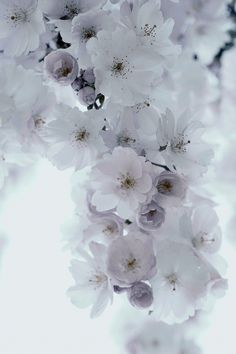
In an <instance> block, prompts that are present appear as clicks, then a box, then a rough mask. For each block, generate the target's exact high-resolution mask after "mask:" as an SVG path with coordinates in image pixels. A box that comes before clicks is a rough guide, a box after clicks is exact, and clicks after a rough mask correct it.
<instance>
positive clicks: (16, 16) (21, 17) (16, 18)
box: [10, 9, 29, 24]
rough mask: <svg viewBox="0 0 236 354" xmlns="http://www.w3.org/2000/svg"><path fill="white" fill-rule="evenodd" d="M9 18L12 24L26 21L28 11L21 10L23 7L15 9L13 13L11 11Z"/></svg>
mask: <svg viewBox="0 0 236 354" xmlns="http://www.w3.org/2000/svg"><path fill="white" fill-rule="evenodd" d="M10 20H11V21H12V22H13V23H14V24H17V23H26V22H28V21H29V19H28V13H27V11H26V10H23V9H17V10H16V11H15V13H13V14H12V15H11V16H10Z"/></svg>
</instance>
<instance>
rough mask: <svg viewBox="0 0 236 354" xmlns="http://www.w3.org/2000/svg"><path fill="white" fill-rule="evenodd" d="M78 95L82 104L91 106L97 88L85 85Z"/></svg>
mask: <svg viewBox="0 0 236 354" xmlns="http://www.w3.org/2000/svg"><path fill="white" fill-rule="evenodd" d="M77 96H78V98H79V101H80V103H81V104H83V105H85V106H89V105H91V104H93V103H94V101H95V98H96V96H95V89H94V88H93V87H91V86H85V87H83V88H82V89H81V90H80V91H79V92H78V93H77Z"/></svg>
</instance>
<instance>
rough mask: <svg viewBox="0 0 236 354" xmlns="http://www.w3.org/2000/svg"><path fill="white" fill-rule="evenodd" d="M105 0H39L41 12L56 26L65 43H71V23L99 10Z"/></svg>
mask: <svg viewBox="0 0 236 354" xmlns="http://www.w3.org/2000/svg"><path fill="white" fill-rule="evenodd" d="M106 1H107V0H60V1H59V2H58V0H40V6H41V8H42V10H43V12H44V13H45V14H46V15H47V16H48V17H49V18H50V19H51V22H52V23H54V24H55V25H56V27H57V28H58V30H59V32H60V34H61V35H62V38H63V40H64V41H65V42H67V43H71V42H72V33H71V29H72V21H73V19H74V18H75V17H76V16H77V15H79V14H82V13H88V12H89V11H90V10H93V9H98V8H101V7H102V6H103V5H104V4H105V3H106Z"/></svg>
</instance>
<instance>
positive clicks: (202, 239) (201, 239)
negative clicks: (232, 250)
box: [192, 231, 216, 248]
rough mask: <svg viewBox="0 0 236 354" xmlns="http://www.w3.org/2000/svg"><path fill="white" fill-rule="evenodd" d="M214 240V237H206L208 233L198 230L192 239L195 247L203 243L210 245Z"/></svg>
mask: <svg viewBox="0 0 236 354" xmlns="http://www.w3.org/2000/svg"><path fill="white" fill-rule="evenodd" d="M215 241H216V240H215V238H214V237H212V238H208V233H207V232H204V231H200V232H199V233H198V234H197V235H196V236H195V237H194V238H193V240H192V243H193V246H194V247H196V248H201V247H203V246H204V245H211V244H212V243H214V242H215Z"/></svg>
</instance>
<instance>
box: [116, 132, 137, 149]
mask: <svg viewBox="0 0 236 354" xmlns="http://www.w3.org/2000/svg"><path fill="white" fill-rule="evenodd" d="M135 142H136V139H133V138H131V137H130V136H128V135H125V134H124V135H119V136H118V137H117V144H118V145H119V146H123V147H126V146H131V145H132V144H134V143H135Z"/></svg>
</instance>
